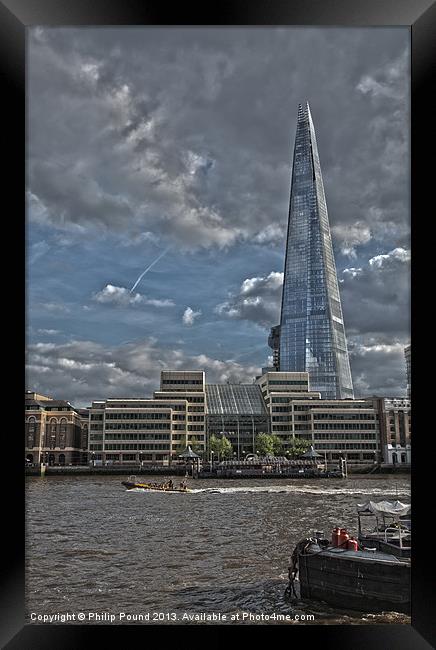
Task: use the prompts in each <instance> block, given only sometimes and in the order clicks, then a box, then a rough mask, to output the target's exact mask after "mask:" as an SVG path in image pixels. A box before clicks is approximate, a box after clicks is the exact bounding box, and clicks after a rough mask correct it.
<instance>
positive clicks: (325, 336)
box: [269, 103, 354, 399]
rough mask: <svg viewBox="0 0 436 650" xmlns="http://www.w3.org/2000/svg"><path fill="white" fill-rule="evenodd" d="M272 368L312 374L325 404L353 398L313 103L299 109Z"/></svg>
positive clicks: (271, 343) (312, 383) (316, 388)
mask: <svg viewBox="0 0 436 650" xmlns="http://www.w3.org/2000/svg"><path fill="white" fill-rule="evenodd" d="M269 345H270V347H271V348H272V350H273V366H274V367H275V368H276V369H279V370H280V371H284V372H309V374H310V384H311V387H312V390H314V391H317V392H319V393H321V397H322V398H326V399H347V398H353V397H354V394H353V383H352V378H351V370H350V364H349V358H348V350H347V342H346V338H345V330H344V320H343V315H342V306H341V299H340V295H339V286H338V280H337V276H336V266H335V260H334V256H333V246H332V239H331V233H330V225H329V218H328V213H327V204H326V199H325V195H324V186H323V180H322V175H321V166H320V161H319V155H318V147H317V142H316V136H315V129H314V126H313V121H312V116H311V112H310V108H309V104H308V103H306V105H305V106H302V105H301V104H300V106H299V108H298V119H297V131H296V137H295V147H294V159H293V169H292V180H291V192H290V204H289V219H288V233H287V241H286V257H285V270H284V283H283V293H282V306H281V320H280V326H275V327H274V328H272V330H271V334H270V337H269Z"/></svg>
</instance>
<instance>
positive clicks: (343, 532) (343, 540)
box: [338, 528, 350, 548]
mask: <svg viewBox="0 0 436 650" xmlns="http://www.w3.org/2000/svg"><path fill="white" fill-rule="evenodd" d="M349 539H350V536H349V534H348V533H347V529H346V528H340V529H339V537H338V546H341V547H342V548H347V542H348V540H349Z"/></svg>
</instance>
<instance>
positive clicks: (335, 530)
mask: <svg viewBox="0 0 436 650" xmlns="http://www.w3.org/2000/svg"><path fill="white" fill-rule="evenodd" d="M340 531H341V529H340V528H339V527H338V526H336V528H333V530H332V546H339V533H340Z"/></svg>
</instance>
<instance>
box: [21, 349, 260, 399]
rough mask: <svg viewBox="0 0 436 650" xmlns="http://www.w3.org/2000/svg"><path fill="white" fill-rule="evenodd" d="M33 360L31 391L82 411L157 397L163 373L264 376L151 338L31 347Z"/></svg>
mask: <svg viewBox="0 0 436 650" xmlns="http://www.w3.org/2000/svg"><path fill="white" fill-rule="evenodd" d="M27 356H28V359H27V366H26V373H27V374H26V383H27V386H28V387H29V389H33V390H37V391H38V392H40V393H42V394H47V395H52V396H53V397H55V398H58V399H68V400H69V401H70V402H71V403H73V404H74V405H75V406H78V407H80V406H87V405H89V404H90V403H91V401H92V400H96V399H105V398H109V397H121V396H124V397H126V396H127V397H151V396H152V394H153V391H155V390H158V389H159V381H160V371H161V370H175V369H176V370H177V369H179V370H193V369H201V370H205V371H206V379H207V381H208V382H209V383H221V382H226V381H230V382H235V383H239V382H247V383H251V382H252V381H253V379H254V377H255V376H256V375H258V374H259V372H260V368H259V367H257V366H254V365H250V366H243V365H241V364H239V363H237V362H236V361H235V360H233V359H227V360H222V359H213V358H211V357H208V356H207V355H204V354H199V355H188V354H186V353H185V352H184V351H183V350H180V349H168V348H159V347H157V345H156V341H155V340H154V339H151V338H150V339H146V340H142V341H135V342H133V343H128V344H124V345H119V346H115V347H107V346H103V345H100V344H98V343H95V342H93V341H70V342H69V343H65V344H60V345H55V344H53V343H50V344H47V343H36V344H33V345H29V347H28V355H27Z"/></svg>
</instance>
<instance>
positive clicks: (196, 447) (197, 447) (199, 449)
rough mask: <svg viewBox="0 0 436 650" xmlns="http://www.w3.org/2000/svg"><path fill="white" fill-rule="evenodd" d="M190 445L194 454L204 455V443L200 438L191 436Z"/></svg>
mask: <svg viewBox="0 0 436 650" xmlns="http://www.w3.org/2000/svg"><path fill="white" fill-rule="evenodd" d="M190 447H191V449H192V451H193V452H194V454H198V455H199V456H203V452H204V449H203V445H202V444H201V443H200V442H199V440H198V438H196V437H194V438H191V441H190Z"/></svg>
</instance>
